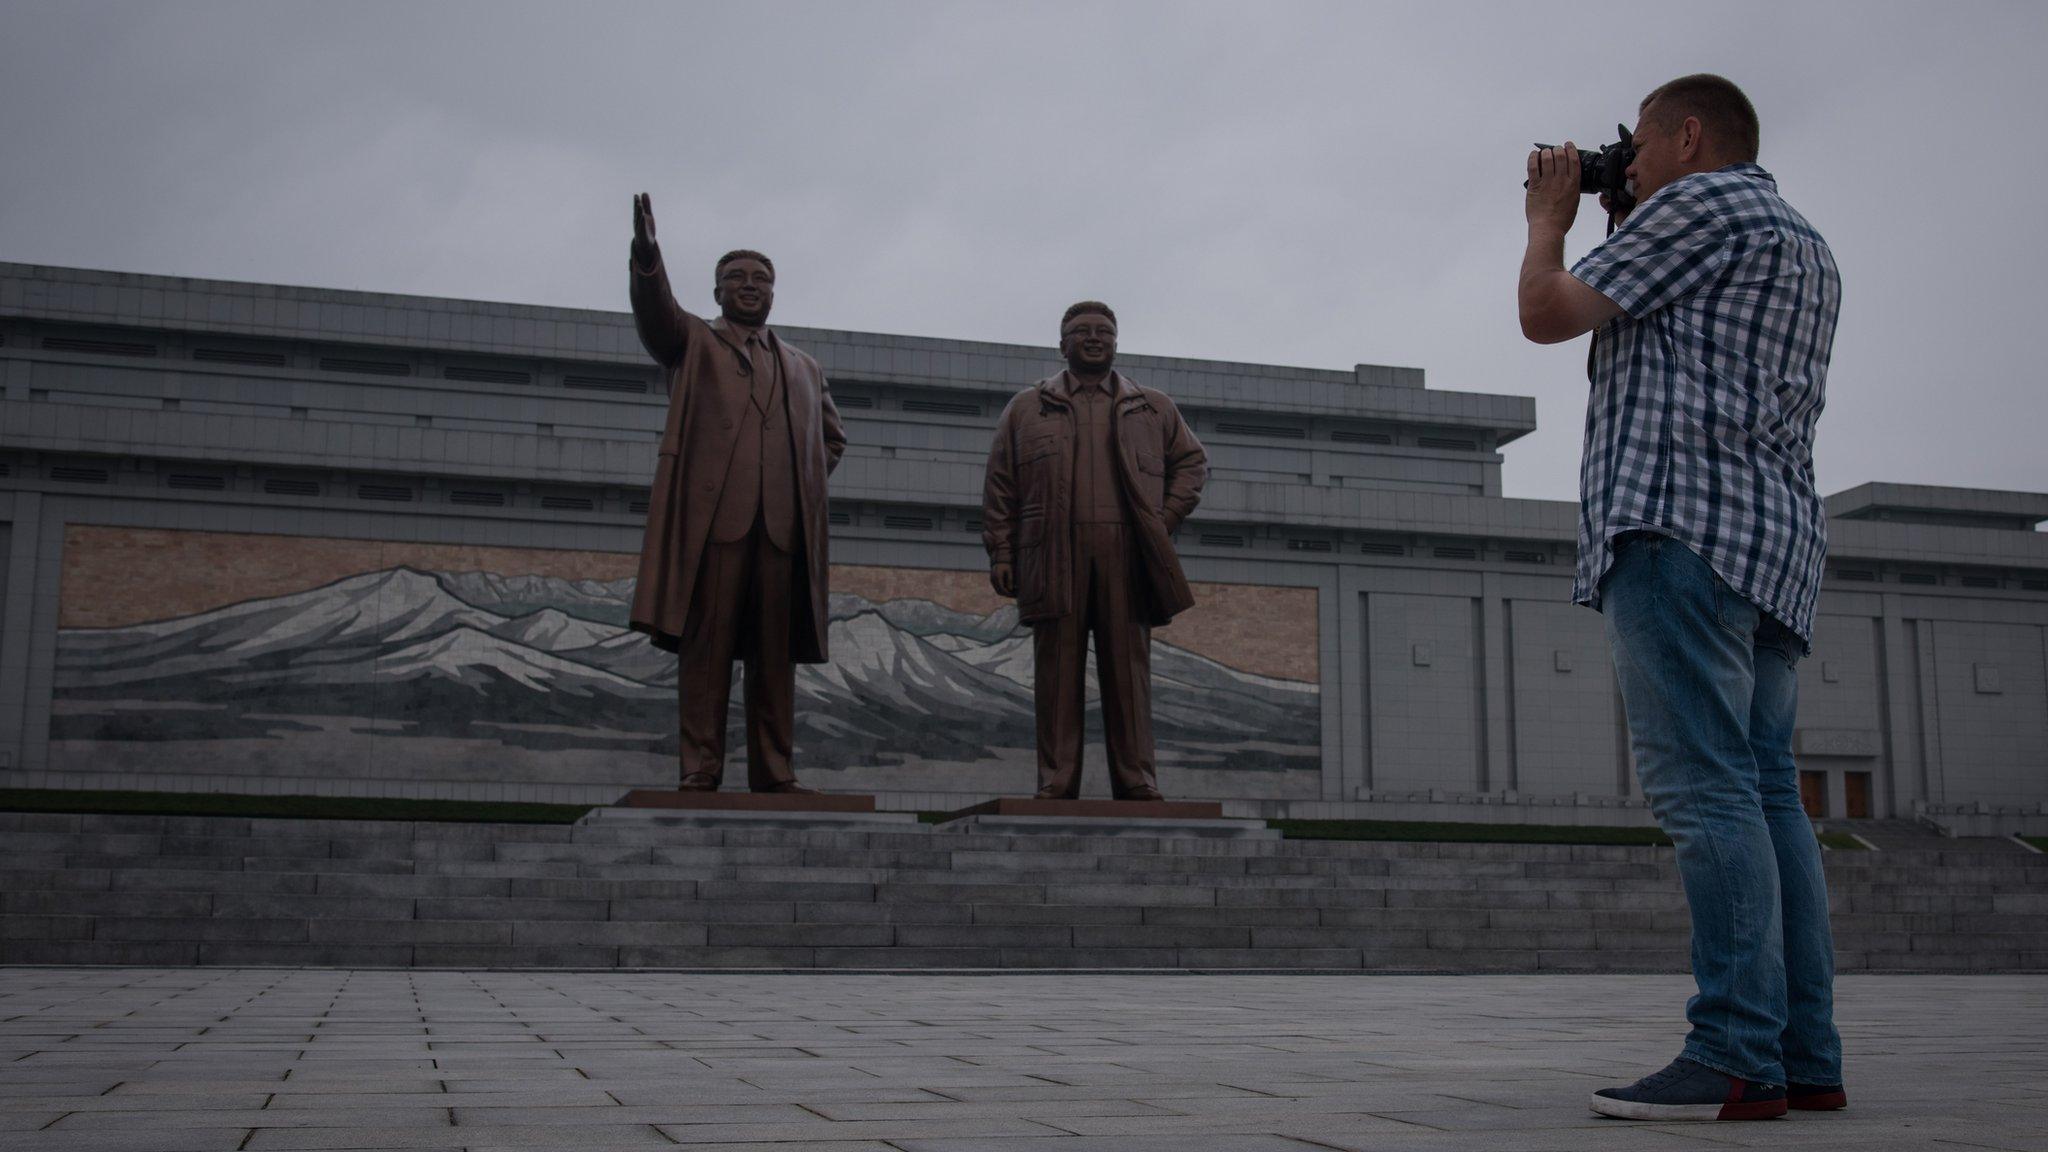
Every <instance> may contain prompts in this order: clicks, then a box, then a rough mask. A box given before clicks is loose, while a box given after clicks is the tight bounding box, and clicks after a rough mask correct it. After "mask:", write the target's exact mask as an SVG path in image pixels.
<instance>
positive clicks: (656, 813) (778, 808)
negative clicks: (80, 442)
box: [577, 788, 924, 832]
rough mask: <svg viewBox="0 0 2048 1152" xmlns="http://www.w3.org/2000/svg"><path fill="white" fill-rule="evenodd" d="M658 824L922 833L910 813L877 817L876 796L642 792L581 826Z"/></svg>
mask: <svg viewBox="0 0 2048 1152" xmlns="http://www.w3.org/2000/svg"><path fill="white" fill-rule="evenodd" d="M591 822H599V823H605V824H621V823H634V824H643V825H644V824H658V825H669V826H678V825H680V826H685V827H698V828H784V829H791V830H796V831H811V830H822V831H864V830H868V829H874V830H877V831H890V832H921V831H923V830H924V825H922V824H919V823H918V820H917V815H916V814H915V813H912V812H877V811H875V798H874V797H873V796H847V795H825V794H822V793H813V794H808V795H806V794H797V795H789V794H787V793H782V792H681V791H675V790H672V789H661V788H638V789H635V790H633V791H631V792H628V793H626V794H625V795H624V796H622V797H620V798H619V802H618V803H617V804H615V805H613V806H612V807H609V808H595V809H592V810H591V811H590V813H589V814H588V815H586V816H585V817H583V819H582V820H579V821H577V823H579V824H582V823H591Z"/></svg>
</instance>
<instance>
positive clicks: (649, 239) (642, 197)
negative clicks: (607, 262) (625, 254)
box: [633, 192, 654, 265]
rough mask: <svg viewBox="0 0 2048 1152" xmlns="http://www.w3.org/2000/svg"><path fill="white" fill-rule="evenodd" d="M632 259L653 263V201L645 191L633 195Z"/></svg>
mask: <svg viewBox="0 0 2048 1152" xmlns="http://www.w3.org/2000/svg"><path fill="white" fill-rule="evenodd" d="M633 259H634V260H635V261H638V262H639V263H640V264H642V265H650V264H653V263H654V201H653V200H651V199H649V198H648V196H647V193H645V192H642V193H640V194H639V195H638V196H635V197H633Z"/></svg>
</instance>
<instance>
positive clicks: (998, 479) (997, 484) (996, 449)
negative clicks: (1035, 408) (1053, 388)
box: [981, 400, 1017, 596]
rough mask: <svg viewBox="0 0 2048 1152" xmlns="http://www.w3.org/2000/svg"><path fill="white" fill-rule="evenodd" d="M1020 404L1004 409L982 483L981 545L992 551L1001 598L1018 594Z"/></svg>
mask: <svg viewBox="0 0 2048 1152" xmlns="http://www.w3.org/2000/svg"><path fill="white" fill-rule="evenodd" d="M1016 408H1017V402H1016V401H1015V400H1012V401H1010V406H1009V407H1007V408H1005V409H1003V418H1002V419H1001V420H998V421H997V422H996V438H995V440H994V441H993V442H992V443H990V444H989V446H988V466H987V468H986V470H985V471H984V473H983V476H982V481H981V546H982V547H983V548H986V549H988V582H989V586H990V587H992V588H994V589H995V590H996V595H998V596H1015V595H1016V594H1017V567H1016V565H1017V551H1016V547H1015V545H1014V544H1013V543H1012V536H1013V535H1014V534H1015V533H1016V530H1017V524H1016V521H1015V520H1014V519H1013V517H1015V515H1016V513H1017V476H1016V472H1015V470H1014V465H1013V464H1012V462H1011V456H1010V439H1011V435H1010V434H1011V431H1012V430H1013V427H1014V425H1015V421H1014V419H1013V418H1012V414H1013V413H1014V412H1015V411H1016Z"/></svg>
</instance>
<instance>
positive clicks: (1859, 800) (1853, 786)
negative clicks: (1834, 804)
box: [1842, 772, 1870, 820]
mask: <svg viewBox="0 0 2048 1152" xmlns="http://www.w3.org/2000/svg"><path fill="white" fill-rule="evenodd" d="M1842 785H1843V788H1844V791H1845V792H1846V795H1845V796H1844V797H1843V799H1845V800H1847V801H1848V810H1849V819H1851V820H1868V819H1870V773H1868V772H1844V773H1842Z"/></svg>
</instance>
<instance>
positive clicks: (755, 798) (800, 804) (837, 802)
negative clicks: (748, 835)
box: [619, 788, 875, 812]
mask: <svg viewBox="0 0 2048 1152" xmlns="http://www.w3.org/2000/svg"><path fill="white" fill-rule="evenodd" d="M619 804H620V805H621V806H623V807H626V808H664V809H680V810H684V811H690V812H873V811H874V810H875V798H874V797H873V796H834V795H827V794H825V793H822V792H811V793H797V794H795V795H792V794H790V793H787V792H683V791H679V790H676V789H671V788H635V789H634V790H632V791H631V792H628V793H626V794H625V795H624V796H623V797H621V798H620V799H619Z"/></svg>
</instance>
